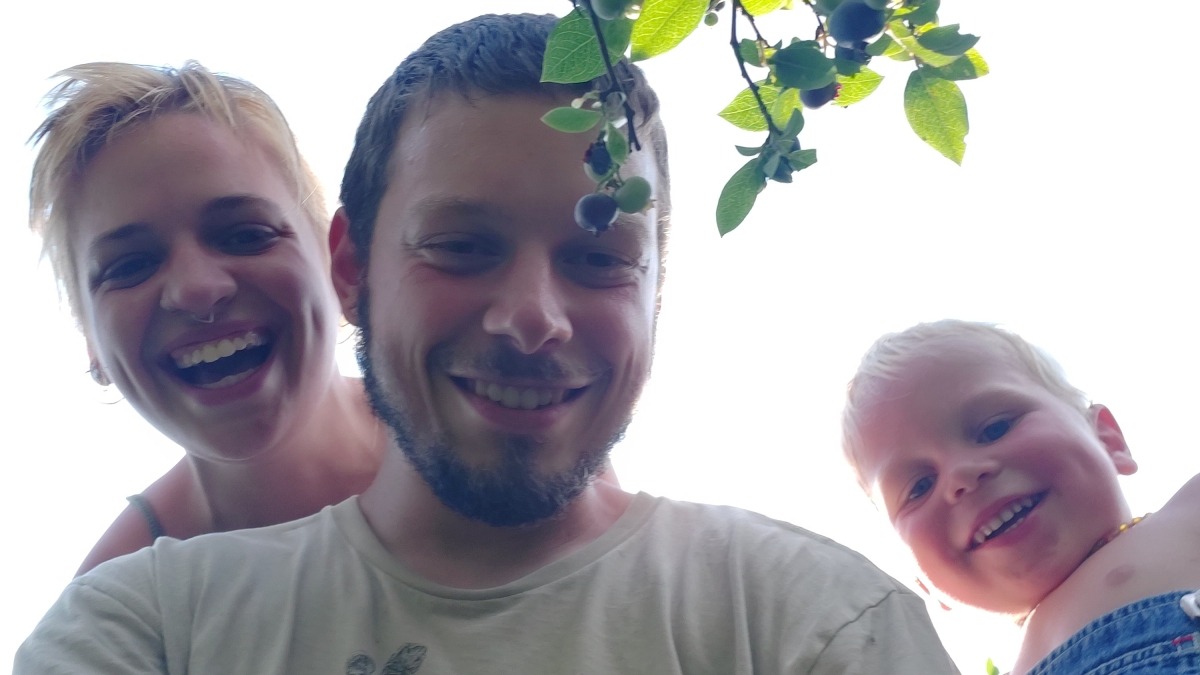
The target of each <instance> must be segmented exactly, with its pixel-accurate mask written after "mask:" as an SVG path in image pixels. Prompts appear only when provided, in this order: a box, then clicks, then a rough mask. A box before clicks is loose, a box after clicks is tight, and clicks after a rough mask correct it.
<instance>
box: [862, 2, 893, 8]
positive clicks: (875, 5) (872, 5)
mask: <svg viewBox="0 0 1200 675" xmlns="http://www.w3.org/2000/svg"><path fill="white" fill-rule="evenodd" d="M863 2H865V3H867V7H870V8H871V9H887V6H888V3H889V2H891V0H863Z"/></svg>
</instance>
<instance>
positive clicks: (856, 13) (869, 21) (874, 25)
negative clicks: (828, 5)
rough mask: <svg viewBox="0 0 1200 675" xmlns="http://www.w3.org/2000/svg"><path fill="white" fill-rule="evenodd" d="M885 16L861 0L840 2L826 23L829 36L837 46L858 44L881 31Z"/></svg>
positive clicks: (843, 0)
mask: <svg viewBox="0 0 1200 675" xmlns="http://www.w3.org/2000/svg"><path fill="white" fill-rule="evenodd" d="M886 17H887V15H886V14H885V13H884V12H882V11H880V10H878V9H871V7H870V6H868V5H867V3H865V2H863V0H842V4H840V5H838V6H837V9H835V10H833V13H832V14H830V15H829V21H828V22H826V28H827V29H828V31H829V36H830V37H832V38H833V39H834V40H835V41H836V42H837V43H838V44H842V43H852V42H858V41H860V40H866V39H867V38H869V37H871V36H873V35H875V34H877V33H879V31H881V30H883V25H884V19H885V18H886Z"/></svg>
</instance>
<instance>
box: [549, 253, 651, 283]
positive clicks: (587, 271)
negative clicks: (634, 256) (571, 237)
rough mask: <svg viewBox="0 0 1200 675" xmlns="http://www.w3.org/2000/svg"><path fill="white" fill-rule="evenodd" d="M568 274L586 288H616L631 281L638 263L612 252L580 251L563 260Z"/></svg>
mask: <svg viewBox="0 0 1200 675" xmlns="http://www.w3.org/2000/svg"><path fill="white" fill-rule="evenodd" d="M563 266H564V268H565V269H566V271H567V274H568V275H569V276H571V277H572V278H574V279H575V280H576V282H577V283H580V284H583V285H585V286H601V287H603V286H614V285H619V284H622V283H624V282H626V281H629V280H630V279H631V278H632V276H633V275H634V274H635V273H636V272H637V270H638V266H637V264H636V263H633V262H630V261H629V259H627V258H626V257H624V256H622V255H619V254H617V253H614V252H611V251H597V250H592V251H580V252H576V253H572V254H570V255H568V256H566V257H564V258H563Z"/></svg>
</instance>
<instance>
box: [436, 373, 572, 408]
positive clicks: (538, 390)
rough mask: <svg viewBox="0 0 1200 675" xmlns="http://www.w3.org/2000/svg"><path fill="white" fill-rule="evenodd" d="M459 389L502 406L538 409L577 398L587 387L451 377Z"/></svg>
mask: <svg viewBox="0 0 1200 675" xmlns="http://www.w3.org/2000/svg"><path fill="white" fill-rule="evenodd" d="M450 379H451V380H453V381H454V383H455V385H457V386H458V388H459V389H461V390H463V391H465V392H467V393H471V394H475V395H476V396H481V397H483V398H486V399H488V400H489V401H491V402H493V403H495V404H496V405H499V406H501V407H504V408H510V409H512V410H539V409H541V408H548V407H550V406H552V405H558V404H559V403H564V402H566V401H572V400H574V399H576V398H578V397H579V396H580V395H581V394H582V393H583V390H584V389H586V388H587V387H579V388H578V389H567V388H563V387H516V386H512V385H506V384H500V383H498V382H487V381H485V380H473V379H468V378H465V377H451V378H450Z"/></svg>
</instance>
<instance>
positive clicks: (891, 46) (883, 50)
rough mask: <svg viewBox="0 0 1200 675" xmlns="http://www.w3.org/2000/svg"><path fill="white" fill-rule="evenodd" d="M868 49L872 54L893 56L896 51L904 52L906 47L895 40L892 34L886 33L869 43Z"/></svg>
mask: <svg viewBox="0 0 1200 675" xmlns="http://www.w3.org/2000/svg"><path fill="white" fill-rule="evenodd" d="M866 51H867V53H868V54H870V55H871V56H892V55H893V54H894V53H896V52H903V51H904V47H902V46H900V44H898V43H897V42H896V41H895V40H893V39H892V36H891V35H888V34H887V33H884V34H883V35H880V36H879V38H878V39H877V40H875V41H874V42H872V43H871V44H869V45H867V50H866Z"/></svg>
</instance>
